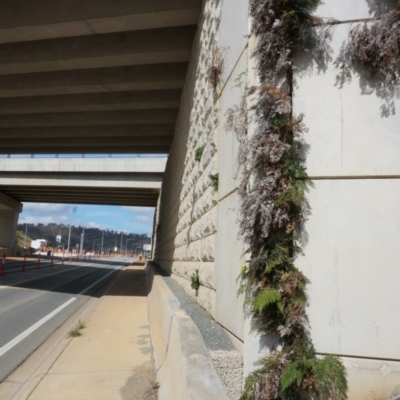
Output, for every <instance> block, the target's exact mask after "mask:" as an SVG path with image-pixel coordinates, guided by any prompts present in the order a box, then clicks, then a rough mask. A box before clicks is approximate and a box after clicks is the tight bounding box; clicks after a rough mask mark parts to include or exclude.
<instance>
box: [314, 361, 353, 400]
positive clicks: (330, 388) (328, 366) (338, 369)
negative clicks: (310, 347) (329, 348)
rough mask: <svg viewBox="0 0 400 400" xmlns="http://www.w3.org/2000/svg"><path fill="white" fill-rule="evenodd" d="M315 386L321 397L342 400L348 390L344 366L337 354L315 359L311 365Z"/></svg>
mask: <svg viewBox="0 0 400 400" xmlns="http://www.w3.org/2000/svg"><path fill="white" fill-rule="evenodd" d="M313 369H314V374H315V379H316V381H317V388H318V391H319V392H320V394H321V396H322V398H324V399H325V398H327V399H328V398H329V399H330V400H344V399H345V398H346V393H347V390H348V384H347V379H346V368H345V367H344V365H343V363H342V361H341V360H340V359H339V357H337V356H333V355H327V356H325V357H323V358H321V359H316V360H315V363H314V365H313Z"/></svg>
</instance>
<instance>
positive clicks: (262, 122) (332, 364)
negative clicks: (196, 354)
mask: <svg viewBox="0 0 400 400" xmlns="http://www.w3.org/2000/svg"><path fill="white" fill-rule="evenodd" d="M318 3H319V0H250V13H251V17H252V34H253V35H254V36H255V37H256V39H257V44H256V48H255V52H254V57H256V59H257V64H258V65H257V66H258V75H259V78H260V82H261V84H260V86H259V87H256V88H254V87H253V88H250V89H249V91H248V94H252V95H256V97H257V101H256V104H255V105H254V106H252V108H251V111H252V112H253V115H254V118H256V120H257V122H258V129H257V130H256V132H255V133H254V135H252V136H250V137H248V136H247V135H246V126H247V120H246V118H245V117H243V115H241V114H242V111H243V105H241V107H237V108H234V109H232V110H231V111H230V112H228V123H227V127H228V128H231V129H233V130H234V131H235V132H236V133H237V135H238V138H239V141H240V150H239V162H240V164H241V166H242V171H243V172H242V176H241V180H240V184H239V189H238V193H239V197H240V215H239V223H240V233H241V235H242V236H243V237H244V239H245V241H246V243H247V244H248V247H249V252H250V260H249V262H248V263H247V265H245V266H243V267H242V268H241V273H240V276H239V279H240V280H241V289H240V291H241V292H243V293H246V297H247V303H248V304H249V306H250V309H251V311H252V313H253V315H254V317H255V318H256V319H257V320H258V321H259V322H260V324H261V327H262V328H261V333H263V334H270V335H276V336H277V337H278V338H279V346H278V347H277V348H273V349H271V352H270V355H269V356H268V357H266V358H263V359H261V360H259V363H258V369H256V370H255V371H254V372H253V373H252V374H250V375H249V376H248V377H247V379H246V382H245V388H244V393H243V395H242V397H241V399H242V400H300V399H305V398H309V396H311V397H312V398H315V397H319V398H321V399H323V400H328V399H332V400H342V399H345V397H346V391H347V380H346V373H345V369H344V366H343V364H342V363H341V361H340V360H339V358H337V357H335V356H326V357H322V358H318V357H317V356H316V353H315V349H314V347H313V344H312V341H311V338H310V334H309V331H308V318H307V314H306V305H307V295H306V286H307V283H308V280H307V278H306V277H305V276H304V274H303V273H302V272H301V271H300V270H298V269H297V268H296V266H295V265H294V262H295V258H296V255H297V254H299V252H300V251H301V249H300V245H299V240H298V239H297V238H296V235H295V234H294V233H295V232H296V228H299V227H300V226H301V223H302V221H303V216H304V211H305V193H306V191H307V188H308V185H309V181H308V177H307V173H306V170H305V165H304V160H303V159H302V158H301V156H300V154H301V150H302V146H303V144H302V135H303V134H304V133H305V132H306V131H307V128H306V126H305V125H304V123H303V116H302V115H299V116H294V115H293V112H292V97H291V96H292V88H293V85H294V72H295V66H294V63H293V59H294V57H295V56H296V55H298V54H300V53H302V52H304V51H307V52H309V54H310V55H311V56H312V57H313V59H314V60H315V61H317V62H322V61H323V60H324V57H326V48H327V46H326V43H327V40H328V39H329V38H330V34H329V31H328V30H324V29H320V28H318V27H316V25H317V23H318V22H319V21H318V19H316V18H315V17H312V16H311V13H312V11H313V10H314V9H315V7H316V6H317V5H318Z"/></svg>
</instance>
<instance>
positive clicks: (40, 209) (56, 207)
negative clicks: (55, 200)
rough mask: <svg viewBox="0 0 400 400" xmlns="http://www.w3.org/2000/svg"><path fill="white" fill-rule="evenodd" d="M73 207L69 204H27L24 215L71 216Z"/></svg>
mask: <svg viewBox="0 0 400 400" xmlns="http://www.w3.org/2000/svg"><path fill="white" fill-rule="evenodd" d="M72 207H73V206H71V205H68V204H51V203H25V204H24V208H23V213H29V214H33V215H44V214H54V213H59V214H67V215H68V214H70V213H71V209H72Z"/></svg>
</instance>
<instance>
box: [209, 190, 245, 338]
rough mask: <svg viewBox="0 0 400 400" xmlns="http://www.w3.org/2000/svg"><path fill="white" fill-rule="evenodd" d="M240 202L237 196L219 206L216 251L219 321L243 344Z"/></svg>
mask: <svg viewBox="0 0 400 400" xmlns="http://www.w3.org/2000/svg"><path fill="white" fill-rule="evenodd" d="M238 211H239V199H238V196H237V193H236V192H234V193H233V194H231V195H230V196H228V197H226V198H225V199H224V200H222V201H220V202H219V203H218V231H217V239H216V248H215V281H216V289H217V301H216V315H217V321H218V322H219V323H220V324H221V325H222V326H223V327H224V328H225V329H227V330H228V331H230V332H231V333H233V334H234V335H235V336H236V337H238V338H239V339H241V340H243V321H244V317H243V302H244V298H243V296H238V295H237V291H238V288H239V284H238V283H237V282H236V279H237V277H238V275H239V272H240V266H241V265H242V264H244V250H245V247H244V244H243V241H241V240H240V239H239V238H238V225H237V215H238Z"/></svg>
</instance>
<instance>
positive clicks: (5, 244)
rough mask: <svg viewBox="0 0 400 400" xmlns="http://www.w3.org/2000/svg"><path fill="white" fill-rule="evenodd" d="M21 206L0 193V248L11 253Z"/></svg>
mask: <svg viewBox="0 0 400 400" xmlns="http://www.w3.org/2000/svg"><path fill="white" fill-rule="evenodd" d="M21 211H22V204H21V203H19V202H18V201H15V200H14V199H12V198H11V197H9V196H6V195H5V194H3V193H0V248H4V249H8V250H9V251H12V249H13V248H14V244H15V234H16V231H17V224H18V217H19V213H20V212H21Z"/></svg>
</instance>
